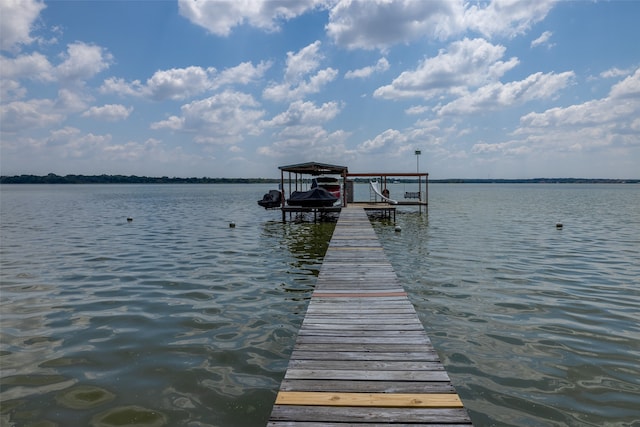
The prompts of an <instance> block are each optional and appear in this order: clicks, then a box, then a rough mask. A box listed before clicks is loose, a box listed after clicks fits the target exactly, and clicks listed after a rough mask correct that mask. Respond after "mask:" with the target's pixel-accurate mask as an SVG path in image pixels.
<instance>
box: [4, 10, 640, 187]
mask: <svg viewBox="0 0 640 427" xmlns="http://www.w3.org/2000/svg"><path fill="white" fill-rule="evenodd" d="M639 20H640V2H639V1H622V0H618V1H615V0H614V1H559V2H558V1H553V0H536V1H514V0H494V1H471V0H428V1H426V0H415V1H411V0H396V1H391V0H363V1H357V0H277V1H276V0H229V1H223V0H178V1H168V0H167V1H59V0H58V1H41V0H0V31H1V33H0V44H1V46H0V48H1V52H0V77H1V80H0V82H1V85H0V136H1V152H0V155H1V163H0V168H1V171H0V172H1V173H2V175H15V174H23V173H25V174H47V173H50V172H53V173H57V174H61V175H65V174H103V173H104V174H125V175H130V174H135V175H148V176H176V177H191V176H197V177H201V176H208V177H277V176H279V172H278V170H277V167H278V166H279V165H286V164H292V163H302V162H307V161H318V162H324V163H334V164H339V165H346V166H348V167H349V170H350V171H351V172H405V171H407V172H413V171H415V170H416V164H417V161H416V160H417V159H416V156H415V155H414V152H415V150H416V149H419V150H421V152H422V155H421V156H420V159H419V164H420V170H421V171H423V172H424V171H427V172H429V173H430V176H431V178H434V179H442V178H534V177H587V178H639V177H640V42H638V40H640V25H638V21H639Z"/></svg>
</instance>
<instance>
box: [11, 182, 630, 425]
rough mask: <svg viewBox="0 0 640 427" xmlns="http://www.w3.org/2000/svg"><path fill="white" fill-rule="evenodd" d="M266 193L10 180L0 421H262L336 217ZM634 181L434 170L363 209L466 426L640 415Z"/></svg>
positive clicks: (261, 189)
mask: <svg viewBox="0 0 640 427" xmlns="http://www.w3.org/2000/svg"><path fill="white" fill-rule="evenodd" d="M393 185H395V186H396V187H393V186H392V187H391V193H392V194H403V191H405V190H406V191H412V189H410V188H404V184H393ZM365 187H366V186H365ZM363 188H364V187H363ZM268 190H269V186H265V185H249V186H242V185H151V186H149V185H146V186H145V185H140V186H138V185H125V186H119V185H113V186H108V185H107V186H92V185H86V186H85V185H83V186H3V187H2V188H1V193H0V194H1V197H2V200H1V203H0V210H1V212H0V213H1V218H2V221H1V223H0V226H1V229H0V231H1V235H0V256H1V260H2V270H1V271H0V279H1V288H0V291H1V293H0V297H1V300H0V304H1V322H2V324H1V326H2V328H1V332H0V334H1V335H0V368H1V371H0V372H1V373H0V375H1V387H0V403H1V409H0V425H3V426H4V425H7V426H11V425H16V426H23V425H43V426H44V425H47V426H55V425H57V426H87V425H91V426H114V425H118V426H123V425H134V424H135V425H144V426H156V425H165V426H189V427H192V426H230V425H243V426H250V425H251V426H263V425H265V424H266V420H267V419H268V416H269V413H270V412H271V406H272V404H273V401H274V399H275V394H276V391H277V389H278V387H279V384H280V381H281V379H282V376H283V374H284V371H285V369H286V366H287V362H288V357H289V354H290V352H291V349H292V346H293V343H294V341H295V336H296V333H297V330H298V327H299V325H300V323H301V322H302V318H303V316H304V312H305V309H306V305H307V302H308V298H309V297H310V295H311V291H312V289H313V286H314V284H315V277H316V276H317V274H318V271H319V270H320V266H321V262H322V256H323V255H324V253H325V251H326V248H327V245H328V241H329V238H330V236H331V234H332V232H333V228H334V224H332V223H318V224H309V223H299V224H298V223H287V224H282V223H281V222H280V219H281V217H280V212H279V211H265V210H263V209H261V208H259V207H258V206H257V204H256V203H255V201H256V200H258V199H259V198H260V197H261V196H262V194H264V193H265V192H266V191H268ZM365 191H366V189H365ZM639 195H640V189H639V188H638V187H637V186H627V185H604V186H602V185H600V186H591V185H577V186H575V185H574V186H571V185H569V186H567V185H557V186H556V185H533V186H519V185H431V186H430V206H429V212H428V214H424V213H423V214H422V215H419V214H417V213H415V212H414V211H412V210H411V209H408V211H407V212H405V213H399V214H398V215H397V222H398V224H399V225H400V226H401V229H402V231H401V232H396V231H394V227H393V226H392V225H393V224H391V223H390V222H388V221H387V222H385V221H375V223H374V224H375V227H376V229H377V232H378V234H379V236H380V239H381V242H382V244H383V246H384V248H385V252H386V253H387V255H388V257H389V258H390V260H391V262H392V264H393V265H394V269H395V270H396V272H397V274H398V276H399V277H400V279H401V281H402V282H403V284H405V286H406V288H407V290H408V292H409V294H410V297H411V299H412V301H413V303H414V304H415V305H416V307H417V309H418V312H419V315H420V317H421V320H422V321H423V323H424V324H425V326H426V329H427V331H428V334H429V336H430V337H431V338H432V340H433V342H434V344H435V346H436V348H437V349H438V351H439V352H440V354H441V357H442V359H443V361H444V363H445V364H446V366H447V368H448V371H449V373H450V375H451V377H452V380H453V382H454V383H455V384H456V386H457V388H458V391H459V393H460V394H461V395H462V397H463V399H464V401H465V404H466V406H467V407H468V408H469V410H470V413H471V416H472V419H473V421H474V423H475V425H477V426H483V425H504V426H507V425H511V426H540V425H545V426H546V425H551V426H556V425H557V426H564V425H569V426H583V425H592V426H600V425H610V426H624V425H627V426H628V425H634V423H640V409H638V408H639V406H638V402H640V381H639V378H640V365H639V364H638V360H640V346H639V344H638V343H639V342H640V326H639V325H640V318H639V317H638V313H640V286H639V285H640V281H639V279H638V278H639V277H640V264H639V263H638V262H637V260H638V259H640V237H639V236H640V197H638V196H639ZM127 217H131V218H133V221H132V222H128V221H127V220H126V219H127ZM230 222H235V224H236V227H235V228H231V227H229V223H230ZM556 222H562V223H563V224H564V227H563V228H562V229H560V230H559V229H557V228H556V227H555V224H556Z"/></svg>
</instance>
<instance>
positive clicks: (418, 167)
mask: <svg viewBox="0 0 640 427" xmlns="http://www.w3.org/2000/svg"><path fill="white" fill-rule="evenodd" d="M415 154H416V173H420V154H422V151H420V150H416V152H415Z"/></svg>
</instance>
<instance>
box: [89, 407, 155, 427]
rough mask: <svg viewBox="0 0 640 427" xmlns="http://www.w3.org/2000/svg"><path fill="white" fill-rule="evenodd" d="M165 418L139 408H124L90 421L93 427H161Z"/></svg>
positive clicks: (110, 411) (105, 413)
mask: <svg viewBox="0 0 640 427" xmlns="http://www.w3.org/2000/svg"><path fill="white" fill-rule="evenodd" d="M166 423H167V419H166V417H165V416H164V415H163V414H161V413H159V412H156V411H152V410H150V409H145V408H142V407H140V406H124V407H121V408H115V409H111V410H109V411H106V412H103V413H101V414H98V415H96V416H95V417H93V419H92V420H91V425H92V426H94V427H161V426H164V425H166Z"/></svg>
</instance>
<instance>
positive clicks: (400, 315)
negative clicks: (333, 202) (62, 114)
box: [268, 207, 471, 427]
mask: <svg viewBox="0 0 640 427" xmlns="http://www.w3.org/2000/svg"><path fill="white" fill-rule="evenodd" d="M354 424H355V425H363V426H365V425H370V426H371V425H384V424H402V425H447V426H471V421H470V419H469V416H468V414H467V412H466V410H465V409H464V407H463V405H462V402H461V401H460V398H459V397H458V395H457V394H456V392H455V390H454V388H453V386H452V385H451V382H450V380H449V376H448V375H447V373H446V371H445V370H444V367H443V365H442V364H441V363H440V360H439V358H438V355H437V353H436V352H435V350H434V348H433V347H432V345H431V343H430V341H429V338H428V337H427V334H426V332H425V330H424V328H423V326H422V324H421V323H420V321H419V319H418V316H417V314H416V312H415V309H414V307H413V305H412V304H411V302H410V301H409V299H408V298H407V294H406V292H405V290H404V288H403V287H402V286H401V284H400V283H399V281H398V278H397V276H396V274H395V272H394V271H393V268H392V267H391V264H390V263H389V261H388V259H387V258H386V256H385V254H384V252H383V250H382V246H381V244H380V242H379V241H378V238H377V236H376V234H375V231H374V229H373V227H372V226H371V223H370V222H369V219H368V217H367V215H366V213H365V211H364V209H362V208H360V207H347V208H344V209H343V210H342V212H341V213H340V218H339V219H338V223H337V224H336V228H335V231H334V233H333V237H332V239H331V242H330V244H329V248H328V250H327V254H326V255H325V257H324V262H323V264H322V268H321V270H320V274H319V276H318V280H317V284H316V288H315V291H314V293H313V295H312V298H311V301H310V302H309V307H308V309H307V314H306V316H305V319H304V321H303V323H302V326H301V329H300V331H299V334H298V338H297V341H296V344H295V347H294V350H293V353H292V354H291V360H290V361H289V366H288V369H287V372H286V374H285V377H284V380H283V381H282V384H281V386H280V391H279V393H278V396H277V398H276V402H275V404H274V407H273V410H272V413H271V418H270V419H269V423H268V426H271V427H277V426H311V425H322V426H345V425H354Z"/></svg>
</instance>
